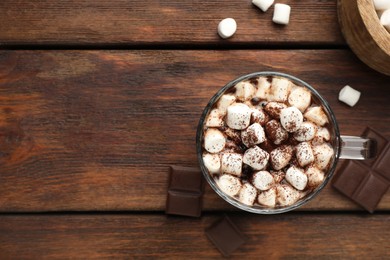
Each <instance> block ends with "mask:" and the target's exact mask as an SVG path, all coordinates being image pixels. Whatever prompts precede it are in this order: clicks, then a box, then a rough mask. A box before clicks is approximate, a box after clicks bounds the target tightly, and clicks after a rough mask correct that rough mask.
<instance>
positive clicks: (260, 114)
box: [251, 108, 268, 125]
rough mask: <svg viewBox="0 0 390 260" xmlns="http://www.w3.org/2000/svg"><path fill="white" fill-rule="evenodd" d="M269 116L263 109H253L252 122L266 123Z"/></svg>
mask: <svg viewBox="0 0 390 260" xmlns="http://www.w3.org/2000/svg"><path fill="white" fill-rule="evenodd" d="M267 121H268V117H267V116H266V114H265V113H264V111H263V110H262V109H257V108H254V109H252V118H251V122H254V123H259V124H260V125H265V123H267Z"/></svg>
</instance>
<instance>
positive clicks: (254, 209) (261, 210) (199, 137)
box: [196, 71, 341, 214]
mask: <svg viewBox="0 0 390 260" xmlns="http://www.w3.org/2000/svg"><path fill="white" fill-rule="evenodd" d="M259 76H277V77H284V78H287V79H289V80H290V81H292V82H293V83H295V84H296V85H298V86H304V87H306V88H308V89H310V91H311V92H312V94H314V96H315V97H316V98H317V99H318V100H319V101H320V102H321V105H322V107H323V108H324V110H325V112H326V114H327V116H328V118H329V119H330V120H331V122H330V124H331V126H332V129H330V131H331V132H332V133H331V136H333V137H334V138H333V140H331V145H332V147H333V149H334V154H335V156H334V157H333V159H332V160H333V161H332V162H331V166H330V168H329V170H328V173H327V175H326V177H325V179H324V181H323V182H322V183H321V184H320V185H319V186H318V187H316V188H315V189H314V190H313V191H311V192H310V193H309V194H308V195H306V196H305V197H303V198H302V199H299V200H298V201H297V202H296V203H294V204H292V205H290V206H286V207H280V208H279V207H277V208H266V207H262V206H260V205H256V204H255V205H253V206H249V205H246V204H243V203H241V202H240V201H238V200H237V199H235V198H233V197H231V196H229V195H227V194H225V193H224V192H222V191H221V190H220V188H219V187H218V186H217V184H216V182H215V180H214V178H212V176H211V175H210V174H209V172H208V170H207V168H206V166H205V165H204V163H203V149H202V143H203V132H204V122H205V119H206V116H207V115H208V113H209V112H210V110H211V109H212V108H213V106H214V104H215V103H216V102H217V101H218V100H219V98H220V97H221V96H222V95H223V94H224V93H225V92H226V90H228V89H230V88H231V87H233V86H235V85H236V84H237V83H238V82H240V81H244V80H248V79H251V78H253V77H259ZM340 142H341V139H340V132H339V127H338V124H337V121H336V117H335V115H334V113H333V110H332V109H331V108H330V106H329V104H328V102H327V101H326V100H325V99H324V98H323V97H322V96H321V95H320V94H319V93H318V91H317V90H315V89H314V88H313V87H312V86H311V85H309V84H308V83H306V82H305V81H303V80H301V79H299V78H296V77H294V76H292V75H289V74H286V73H281V72H274V71H262V72H254V73H250V74H246V75H243V76H240V77H238V78H236V79H234V80H232V81H230V82H229V83H227V84H226V85H225V86H224V87H222V88H221V89H220V90H219V91H218V92H217V93H216V94H215V95H214V96H213V97H212V98H211V99H210V100H209V102H208V103H207V105H206V107H205V109H204V110H203V113H202V115H201V117H200V120H199V124H198V127H197V131H196V152H197V156H198V162H199V165H200V168H201V170H202V173H203V176H204V177H205V179H206V180H207V182H208V183H209V185H210V186H211V188H212V189H213V190H214V191H215V192H216V193H217V194H218V195H219V196H220V197H221V198H223V199H224V200H225V201H227V202H228V203H230V204H231V205H233V206H235V207H237V208H239V209H242V210H244V211H248V212H251V213H256V214H278V213H284V212H288V211H291V210H294V209H297V208H299V207H301V206H303V205H304V204H306V203H307V202H309V201H310V200H312V199H313V198H314V197H315V196H316V195H318V193H319V192H320V191H321V190H322V189H323V188H324V187H325V186H326V184H327V183H328V182H329V180H330V179H331V177H332V176H333V173H334V171H335V169H336V165H337V162H338V159H339V156H340V151H341V148H340V147H341V143H340Z"/></svg>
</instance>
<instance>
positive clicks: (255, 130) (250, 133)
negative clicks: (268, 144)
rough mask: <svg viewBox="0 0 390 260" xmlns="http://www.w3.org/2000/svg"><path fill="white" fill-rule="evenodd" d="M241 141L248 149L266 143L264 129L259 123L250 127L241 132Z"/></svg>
mask: <svg viewBox="0 0 390 260" xmlns="http://www.w3.org/2000/svg"><path fill="white" fill-rule="evenodd" d="M241 140H242V142H243V143H244V145H245V146H246V147H251V146H253V145H255V144H260V143H262V142H264V141H265V133H264V129H263V127H262V126H261V125H260V124H259V123H254V124H252V125H250V126H249V127H248V128H247V129H245V130H242V131H241Z"/></svg>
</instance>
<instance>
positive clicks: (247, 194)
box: [238, 183, 257, 206]
mask: <svg viewBox="0 0 390 260" xmlns="http://www.w3.org/2000/svg"><path fill="white" fill-rule="evenodd" d="M256 196H257V191H256V189H255V187H253V186H252V185H250V184H249V183H245V184H244V185H242V188H241V190H240V194H239V196H238V198H239V200H240V201H241V202H242V203H244V204H245V205H248V206H252V205H253V203H254V202H255V199H256Z"/></svg>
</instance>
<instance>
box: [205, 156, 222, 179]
mask: <svg viewBox="0 0 390 260" xmlns="http://www.w3.org/2000/svg"><path fill="white" fill-rule="evenodd" d="M203 163H204V166H206V168H207V170H209V173H210V174H213V173H219V169H220V168H221V159H220V158H219V154H211V153H205V154H203Z"/></svg>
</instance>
